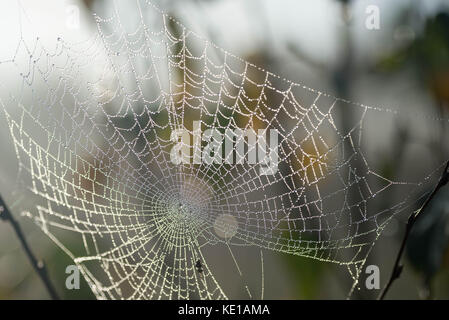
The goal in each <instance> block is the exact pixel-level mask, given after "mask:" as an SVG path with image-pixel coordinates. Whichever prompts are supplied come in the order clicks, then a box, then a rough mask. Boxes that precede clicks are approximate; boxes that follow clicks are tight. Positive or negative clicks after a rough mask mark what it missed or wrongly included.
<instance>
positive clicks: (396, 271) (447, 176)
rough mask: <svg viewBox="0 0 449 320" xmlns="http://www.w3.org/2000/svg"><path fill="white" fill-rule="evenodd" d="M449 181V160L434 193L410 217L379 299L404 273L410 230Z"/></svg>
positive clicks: (381, 298) (382, 297)
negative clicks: (405, 253)
mask: <svg viewBox="0 0 449 320" xmlns="http://www.w3.org/2000/svg"><path fill="white" fill-rule="evenodd" d="M448 181H449V161H448V162H447V164H446V167H445V169H444V171H443V173H442V175H441V177H440V180H439V181H438V184H437V185H436V186H435V188H434V189H433V191H432V193H431V194H430V195H429V196H428V197H427V199H426V201H425V202H424V204H423V205H422V206H421V208H419V209H418V210H416V211H414V212H413V213H412V214H411V215H410V216H409V218H408V221H407V226H406V229H405V234H404V238H403V239H402V243H401V247H400V249H399V252H398V255H397V256H396V261H395V263H394V266H393V271H392V272H391V276H390V279H389V280H388V282H387V284H386V285H385V287H384V288H383V290H382V292H381V293H380V294H379V297H378V300H383V299H384V298H385V295H386V294H387V292H388V291H389V290H390V287H391V285H392V284H393V282H394V281H395V280H397V279H398V278H399V277H400V276H401V273H402V269H403V267H404V266H403V265H402V264H401V258H402V255H403V254H404V249H405V246H406V244H407V240H408V237H409V235H410V232H411V230H412V228H413V225H414V224H415V222H416V221H417V220H418V218H419V216H420V215H422V213H423V212H424V211H425V210H426V209H427V207H428V206H429V204H430V203H431V202H432V200H433V198H434V197H435V195H436V194H437V193H438V191H439V190H440V189H441V188H442V187H444V186H445V185H446V184H447V183H448Z"/></svg>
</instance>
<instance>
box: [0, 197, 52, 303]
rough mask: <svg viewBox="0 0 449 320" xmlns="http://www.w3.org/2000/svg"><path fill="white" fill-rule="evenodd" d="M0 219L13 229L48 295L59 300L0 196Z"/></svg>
mask: <svg viewBox="0 0 449 320" xmlns="http://www.w3.org/2000/svg"><path fill="white" fill-rule="evenodd" d="M0 219H1V220H4V221H7V222H9V223H10V224H11V226H12V228H13V229H14V232H15V233H16V236H17V238H18V239H19V241H20V244H21V245H22V248H23V250H24V251H25V254H26V255H27V257H28V260H29V261H30V263H31V265H32V266H33V269H34V271H36V273H37V274H38V276H39V278H40V279H41V280H42V282H43V283H44V285H45V288H46V289H47V291H48V294H49V295H50V297H51V298H52V299H53V300H59V297H58V294H57V293H56V290H55V289H54V287H53V285H52V284H51V282H50V279H49V278H48V274H47V269H46V268H45V265H44V263H43V262H42V261H39V260H37V259H36V257H35V256H34V254H33V252H32V251H31V248H30V246H29V245H28V243H27V241H26V239H25V236H24V234H23V232H22V229H21V228H20V225H19V223H18V222H17V221H16V219H14V217H13V215H12V214H11V212H10V211H9V209H8V207H7V206H6V204H5V202H4V201H3V199H2V197H1V196H0Z"/></svg>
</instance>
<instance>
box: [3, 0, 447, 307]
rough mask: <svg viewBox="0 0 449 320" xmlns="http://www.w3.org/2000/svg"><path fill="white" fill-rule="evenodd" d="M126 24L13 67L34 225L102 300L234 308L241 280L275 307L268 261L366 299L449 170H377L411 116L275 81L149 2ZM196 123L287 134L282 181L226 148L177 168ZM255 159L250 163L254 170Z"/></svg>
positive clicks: (282, 137) (27, 44) (37, 49)
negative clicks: (291, 260)
mask: <svg viewBox="0 0 449 320" xmlns="http://www.w3.org/2000/svg"><path fill="white" fill-rule="evenodd" d="M128 3H129V2H128ZM130 7H131V8H132V10H130V9H129V8H130ZM127 8H128V11H126V12H124V11H121V9H120V6H118V5H115V9H114V10H113V13H112V14H111V15H109V16H106V17H100V16H99V15H95V16H94V18H95V21H96V23H97V28H98V32H97V33H96V35H95V36H94V37H92V38H90V39H88V40H86V41H84V42H79V43H75V44H74V43H69V42H68V41H66V40H65V39H63V38H62V39H61V38H58V39H55V41H54V46H52V47H49V46H44V45H43V43H42V42H41V40H40V39H39V38H36V39H35V40H33V41H26V40H25V39H23V38H21V39H20V41H19V42H18V45H17V48H16V51H15V53H14V56H13V57H11V59H8V60H4V61H1V63H0V72H3V71H4V70H9V71H8V72H10V74H13V76H12V77H15V78H16V79H18V80H19V81H17V83H18V85H17V88H16V89H17V90H15V91H14V92H11V93H10V94H9V95H8V96H2V97H1V103H2V106H3V109H4V111H5V115H6V118H7V123H8V125H9V129H10V133H11V137H12V140H13V144H14V147H15V151H16V153H17V159H18V164H19V168H20V173H19V177H20V182H21V185H22V186H23V187H24V188H26V189H27V190H28V191H29V194H31V195H33V197H34V198H35V203H37V205H35V206H33V207H31V208H28V210H27V212H26V215H27V216H28V217H30V218H32V219H33V220H34V221H35V222H36V224H37V225H38V226H39V227H40V228H41V229H42V230H43V231H44V233H45V234H46V235H48V236H49V237H50V238H51V239H52V240H53V241H54V242H55V243H56V244H57V245H58V246H59V247H60V248H61V249H62V250H64V251H65V252H66V253H67V254H68V255H69V256H70V257H71V258H72V259H73V262H74V264H76V265H77V266H78V267H79V269H80V271H81V273H82V275H83V276H84V278H85V279H86V281H87V283H88V284H89V286H90V288H91V289H92V291H93V292H94V294H95V295H96V297H97V298H100V299H102V298H106V299H109V298H112V299H120V298H127V299H190V298H200V299H221V298H228V297H229V296H228V293H227V292H226V290H225V289H223V288H224V285H225V284H226V279H227V275H237V278H239V279H241V283H242V290H243V291H244V296H246V297H247V298H248V297H249V298H261V297H262V298H263V290H264V280H263V279H264V277H265V278H268V277H269V276H270V275H268V274H266V271H265V272H264V270H263V268H264V265H263V253H264V252H276V253H279V254H280V255H281V254H290V255H298V256H303V257H308V258H313V259H317V260H321V261H323V263H325V262H330V263H337V264H341V265H343V266H346V267H347V268H348V270H349V271H350V275H351V276H352V279H353V282H354V286H356V284H357V281H358V279H359V276H360V274H361V270H362V267H363V265H364V263H365V261H366V259H367V256H368V254H369V252H370V250H371V249H372V247H373V245H374V243H375V241H376V240H377V239H378V237H379V236H380V234H381V232H382V230H383V229H384V228H385V226H386V224H387V223H388V221H389V219H391V217H393V216H394V215H396V214H397V213H399V212H401V211H404V209H410V207H411V206H410V204H411V203H412V202H413V201H412V200H415V199H416V198H417V197H415V195H416V194H417V195H418V197H419V195H420V194H422V192H423V190H425V187H426V186H428V185H429V183H431V182H432V181H434V179H435V175H436V174H435V172H437V171H438V169H439V168H429V171H428V172H433V173H432V174H429V175H427V176H426V177H423V179H422V180H421V181H402V180H393V179H390V178H388V177H385V176H382V175H381V174H379V173H378V172H377V170H376V168H375V167H373V165H372V164H371V160H370V158H369V157H368V155H367V153H365V149H364V143H365V142H366V141H367V140H366V135H365V131H366V130H367V129H365V125H366V123H367V121H368V119H369V118H370V117H373V118H376V117H378V116H379V115H382V116H387V117H388V118H394V117H396V116H397V113H396V111H392V110H390V109H381V108H375V107H370V106H365V105H362V104H357V103H352V102H350V101H346V100H342V99H339V98H335V97H333V96H331V95H328V94H326V93H323V92H320V91H317V90H313V89H310V88H308V87H306V86H304V85H302V84H299V83H295V82H291V81H289V80H287V79H284V78H282V77H280V76H278V75H276V74H273V73H270V72H268V71H266V70H264V69H262V68H259V67H257V66H255V65H253V64H251V63H249V62H247V61H244V60H242V59H240V58H238V57H236V56H235V55H232V54H231V53H229V52H227V51H225V50H224V49H222V48H220V47H217V46H216V45H214V44H213V43H211V42H209V41H208V40H206V39H204V38H202V37H200V36H198V35H197V34H196V33H194V32H192V31H190V30H188V29H186V28H185V27H184V26H183V25H182V24H180V23H179V22H177V20H175V19H173V18H171V17H170V16H169V15H167V14H165V13H163V12H161V11H160V10H159V9H157V8H156V7H154V6H153V5H152V4H151V3H148V2H146V1H135V2H132V5H131V6H129V5H128V6H127ZM127 17H128V19H127ZM129 17H132V19H129ZM126 19H127V21H126V23H124V22H123V21H124V20H126ZM130 20H131V21H132V23H129V21H130ZM21 59H22V60H21ZM23 59H25V60H26V61H28V63H26V64H23V63H17V61H24V60H23ZM11 70H12V73H11ZM5 72H6V71H5ZM86 75H88V76H87V78H86ZM345 114H346V115H348V116H347V118H346V119H345V120H344V121H345V124H344V125H342V121H343V120H342V119H343V117H342V115H345ZM437 120H438V119H437ZM441 120H442V119H440V122H441ZM195 121H197V122H198V121H199V123H200V126H199V130H200V131H201V132H205V131H206V130H207V129H216V130H217V132H219V133H220V134H221V135H222V136H223V137H224V136H225V135H226V132H228V131H227V129H237V128H240V129H242V130H254V132H259V130H262V132H264V131H266V132H268V129H275V130H277V132H278V139H277V140H278V141H277V144H276V145H275V144H274V143H273V142H274V140H272V141H269V140H270V139H271V138H268V137H269V135H267V138H266V140H264V138H263V136H262V138H261V140H259V142H260V143H262V142H265V145H266V146H268V147H269V148H271V149H273V148H277V154H278V167H277V170H276V171H275V172H273V173H274V174H261V171H260V169H261V165H262V164H261V163H260V162H257V161H256V162H253V163H250V162H249V161H241V162H238V161H237V160H236V157H237V152H231V153H230V154H226V155H225V154H224V150H225V148H224V147H223V148H222V151H223V158H222V161H221V162H220V161H218V162H212V163H209V164H208V163H203V162H201V163H194V161H193V160H194V159H193V158H194V150H193V149H192V148H190V149H189V150H190V151H189V152H188V153H187V154H185V155H184V156H186V157H187V159H188V161H186V162H181V163H179V164H175V163H174V162H173V161H172V160H171V157H170V155H171V152H172V150H173V146H174V144H175V143H174V141H173V140H172V134H173V132H175V131H176V130H179V129H185V130H187V131H188V132H189V135H188V136H189V137H193V136H194V134H195V132H194V122H195ZM435 121H436V120H435ZM197 129H198V127H197ZM191 141H192V140H190V142H191ZM184 142H185V141H182V142H181V143H184ZM207 142H208V141H202V143H200V147H201V148H202V149H203V152H204V148H205V147H206V145H207ZM270 142H271V144H270ZM191 146H192V145H190V144H189V147H191ZM245 147H246V149H244V155H243V158H248V157H250V154H253V155H254V153H253V151H254V150H252V149H251V148H250V147H249V143H247V144H246V145H245ZM231 150H232V151H236V145H233V146H232V149H231ZM209 151H210V150H209ZM209 151H208V152H209ZM226 156H228V157H231V158H226ZM226 160H230V161H226ZM420 192H421V193H420ZM386 194H388V195H395V201H393V202H389V201H386ZM396 196H397V197H396ZM68 239H69V240H68ZM241 248H246V249H248V250H254V251H256V252H257V253H259V252H260V255H258V256H257V257H258V258H257V261H256V262H257V265H258V266H259V267H260V270H254V272H258V273H259V274H260V275H261V282H262V283H259V286H258V287H254V286H253V285H252V282H251V283H250V281H246V280H245V277H246V276H248V272H246V273H245V272H243V271H242V268H241V263H240V260H241V256H238V255H237V254H236V253H235V252H236V251H237V250H240V249H241ZM214 261H215V262H214ZM217 261H218V262H217ZM225 261H227V262H225ZM227 263H228V265H227ZM224 265H226V267H222V266H224ZM229 265H230V267H229ZM354 286H353V287H354ZM349 289H350V288H348V290H349Z"/></svg>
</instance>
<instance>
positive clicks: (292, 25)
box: [0, 0, 449, 299]
mask: <svg viewBox="0 0 449 320" xmlns="http://www.w3.org/2000/svg"><path fill="white" fill-rule="evenodd" d="M153 2H154V3H155V4H156V5H157V6H159V7H160V8H161V9H162V10H163V11H165V12H167V13H169V14H170V15H171V16H173V17H175V18H176V19H178V20H179V21H181V22H182V23H183V24H184V25H186V26H187V28H189V29H191V30H194V31H195V32H196V33H198V34H199V35H201V36H203V37H204V38H207V39H210V40H211V41H212V42H213V43H215V44H217V45H218V46H219V47H222V48H225V49H226V50H227V51H229V52H232V53H234V54H236V55H237V56H240V57H242V58H244V59H245V60H248V61H250V62H252V63H254V64H256V65H258V66H260V67H262V68H264V69H266V70H270V71H272V72H273V73H276V74H279V75H281V76H282V77H285V78H287V79H290V80H292V81H295V82H299V83H302V84H305V85H307V86H308V87H311V88H315V89H317V90H320V91H323V92H327V93H330V94H332V95H334V96H337V97H342V98H344V99H348V100H352V101H357V102H361V103H363V104H366V105H369V106H379V107H385V108H391V109H393V110H398V111H399V112H402V113H405V114H407V113H415V114H417V115H422V116H423V119H432V118H436V119H448V118H449V4H447V1H444V0H441V1H438V0H429V1H419V0H414V1H413V0H396V1H391V0H390V1H389V0H382V1H380V0H370V1H364V0H352V1H351V0H341V1H338V0H314V1H307V2H306V1H296V0H282V1H274V0H166V1H162V0H160V1H156V0H154V1H153ZM108 10H111V8H110V2H109V1H108V0H84V1H81V0H80V1H49V0H41V1H32V0H22V1H15V0H8V1H2V2H1V3H0V30H1V31H0V35H1V36H0V39H1V40H2V45H1V46H0V60H5V59H7V58H8V57H10V56H11V54H13V51H14V48H16V46H17V39H18V36H19V35H20V33H21V30H20V28H19V26H20V22H19V19H26V20H29V21H30V23H32V24H33V26H34V30H33V33H32V34H31V33H30V34H29V35H28V34H27V33H26V31H25V32H24V31H22V37H24V38H27V37H29V38H32V37H35V34H39V36H40V37H42V41H44V42H45V41H48V43H52V41H53V42H54V39H56V38H57V37H63V38H64V39H70V40H73V41H76V40H78V39H85V38H87V37H89V36H90V35H91V34H92V33H93V32H95V31H96V26H95V23H94V20H93V18H92V12H97V13H98V14H99V15H101V14H102V13H107V12H108ZM21 11H23V12H26V15H20V14H19V12H21ZM19 17H21V18H19ZM376 17H378V20H377V18H376ZM46 39H48V40H46ZM0 82H2V83H3V85H2V87H1V89H0V94H1V95H4V94H7V91H8V90H9V89H10V88H12V87H14V86H15V84H13V83H8V78H7V75H5V74H0ZM442 123H444V121H428V120H422V122H416V123H411V122H408V121H404V120H403V119H401V118H400V117H397V118H394V120H393V121H391V122H389V123H380V124H378V126H377V128H371V129H369V130H372V131H369V135H370V136H372V137H373V139H372V141H370V144H369V147H367V148H368V149H369V153H370V154H371V158H375V162H376V167H377V168H378V170H379V173H380V174H381V175H382V176H384V177H388V178H391V179H396V178H397V176H398V175H400V173H398V172H402V174H403V172H404V170H405V171H406V172H407V173H408V174H410V172H412V173H413V174H412V175H415V176H408V177H407V178H408V180H409V181H413V180H415V179H419V178H422V177H423V176H424V174H425V173H426V172H427V173H428V172H431V171H432V169H435V168H436V167H437V166H439V165H441V163H442V162H443V161H444V160H445V159H444V157H445V155H446V156H447V152H448V143H447V141H448V139H447V133H448V132H447V130H446V129H447V128H445V127H444V125H443V124H442ZM0 124H1V125H0V130H1V135H0V145H1V148H2V150H5V151H4V152H2V161H1V166H0V192H1V194H2V196H3V198H4V199H5V201H6V203H7V204H8V205H9V207H10V209H11V211H12V212H13V213H17V215H16V217H17V219H18V220H19V222H20V223H21V225H22V227H23V229H24V230H25V233H26V235H27V239H28V240H29V242H30V243H31V245H32V248H33V250H34V252H35V254H36V255H37V256H38V257H40V258H42V259H43V260H44V261H45V262H46V264H47V267H48V269H49V274H50V275H51V279H52V281H53V282H54V284H55V286H56V288H57V290H58V293H59V294H60V295H61V297H63V298H67V299H93V298H94V295H93V294H92V293H91V292H90V290H89V288H88V286H87V284H86V283H85V282H83V283H82V284H81V289H80V290H72V291H69V290H65V289H64V283H65V278H66V276H67V275H66V274H65V266H67V265H69V264H71V260H70V259H69V258H68V257H67V256H66V255H65V254H64V253H63V252H62V251H61V250H59V249H58V248H57V247H56V246H55V245H54V244H53V243H51V242H50V241H49V240H48V238H47V237H46V236H45V235H44V234H43V233H42V232H41V231H40V229H39V228H37V227H36V226H35V225H34V224H33V223H32V222H31V221H30V220H29V219H24V218H22V217H21V216H20V215H19V212H20V208H21V207H26V205H25V203H26V202H27V201H30V200H28V199H26V198H24V197H23V195H21V194H20V193H18V192H16V191H14V188H13V187H12V186H14V185H15V184H16V178H17V164H16V160H15V155H14V148H13V145H12V142H11V140H10V137H9V132H8V129H7V125H6V120H5V119H4V117H3V116H2V117H0ZM439 126H441V128H440V127H439ZM446 126H447V121H446ZM385 132H389V137H390V138H385V136H383V134H385ZM383 196H384V201H385V203H386V204H388V203H389V202H391V203H392V204H394V203H395V202H394V201H395V199H389V198H388V196H387V195H386V194H384V195H383ZM406 219H407V213H405V214H404V215H403V216H401V215H399V216H397V217H395V218H393V219H392V221H391V222H390V224H389V226H388V228H387V229H386V230H385V231H384V233H383V234H382V236H381V237H380V239H379V240H378V242H377V243H376V245H375V247H374V249H373V251H372V252H371V254H370V256H369V258H368V263H367V264H375V265H377V266H379V267H380V270H381V285H383V284H384V283H385V282H386V280H387V278H388V277H389V275H390V270H391V268H392V266H393V262H394V258H395V256H396V253H397V250H398V249H399V244H400V241H401V239H402V236H403V233H404V229H405V221H406ZM448 249H449V190H448V188H445V189H443V190H442V191H441V193H440V195H439V196H438V197H437V198H436V199H435V201H434V202H433V204H432V206H431V207H430V209H429V211H428V212H427V213H426V215H425V216H423V217H422V219H420V220H419V223H418V224H417V225H416V227H415V229H414V231H413V233H412V237H411V239H410V241H409V244H408V246H407V252H406V255H405V257H404V258H405V259H404V261H405V268H404V272H403V274H402V276H401V278H400V279H399V280H398V281H396V282H395V284H394V285H393V287H392V289H391V291H390V293H389V295H388V296H387V298H391V299H448V298H449V250H448ZM265 258H266V260H267V261H268V262H267V263H268V264H267V265H268V266H269V270H266V276H267V277H269V279H268V280H267V283H269V285H267V288H269V290H268V292H267V293H266V298H278V299H342V298H346V296H347V294H348V290H349V288H350V286H351V281H352V280H351V278H350V277H349V275H348V272H347V270H346V269H345V268H341V267H339V266H337V265H334V264H328V263H323V262H319V261H315V260H311V259H305V258H301V257H295V256H289V255H281V254H274V253H273V254H270V253H269V252H268V253H266V257H265ZM61 266H63V267H61ZM271 275H273V276H271ZM270 277H273V278H272V279H276V281H270V279H271V278H270ZM365 277H366V275H363V274H362V276H361V279H360V280H361V283H362V284H363V283H364V280H365ZM378 293H379V292H378V290H366V289H363V286H361V288H360V290H356V291H355V293H354V294H353V296H352V298H354V299H372V298H374V297H376V296H377V295H378ZM46 298H48V296H47V293H46V291H45V289H44V287H43V286H42V284H41V283H40V280H39V278H38V277H37V275H36V274H35V273H34V272H33V271H32V269H31V266H30V265H29V263H28V260H27V258H26V256H25V254H24V252H23V250H22V248H21V247H20V245H19V243H18V241H17V238H16V237H15V235H14V233H13V232H12V229H11V227H10V226H9V225H8V224H7V223H5V222H0V299H46Z"/></svg>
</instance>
